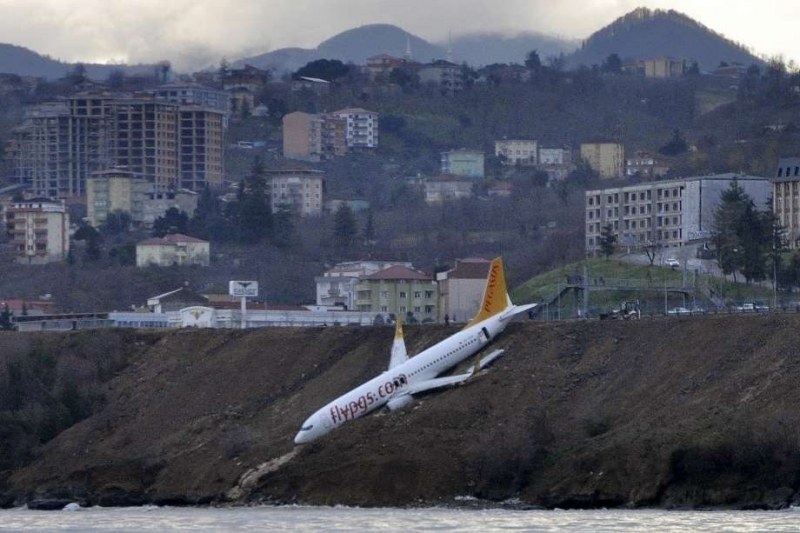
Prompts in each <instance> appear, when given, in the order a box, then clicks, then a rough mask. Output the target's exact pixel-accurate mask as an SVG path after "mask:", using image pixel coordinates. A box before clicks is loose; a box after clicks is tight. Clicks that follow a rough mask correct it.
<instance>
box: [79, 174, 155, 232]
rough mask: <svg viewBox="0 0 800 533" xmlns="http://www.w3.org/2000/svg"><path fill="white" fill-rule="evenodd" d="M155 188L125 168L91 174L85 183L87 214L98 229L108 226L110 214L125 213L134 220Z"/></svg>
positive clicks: (90, 221) (90, 222)
mask: <svg viewBox="0 0 800 533" xmlns="http://www.w3.org/2000/svg"><path fill="white" fill-rule="evenodd" d="M151 189H152V186H151V185H150V184H149V183H148V182H147V180H145V179H142V178H136V177H135V175H134V174H133V172H131V171H129V170H123V169H112V170H102V171H99V172H94V173H92V175H91V176H89V179H88V180H87V181H86V213H87V217H88V218H89V224H91V225H92V226H94V227H95V228H96V227H98V226H100V225H102V224H103V223H105V221H106V219H107V218H108V214H109V213H112V212H114V211H124V212H126V213H128V214H129V215H131V219H132V220H135V219H136V218H138V217H137V215H140V214H141V212H142V207H143V202H144V201H145V199H146V198H147V194H148V192H149V191H150V190H151Z"/></svg>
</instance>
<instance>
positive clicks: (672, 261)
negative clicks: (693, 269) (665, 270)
mask: <svg viewBox="0 0 800 533" xmlns="http://www.w3.org/2000/svg"><path fill="white" fill-rule="evenodd" d="M664 264H665V265H666V266H668V267H671V268H678V267H679V266H681V262H680V261H678V260H677V259H675V258H674V257H667V258H666V259H664Z"/></svg>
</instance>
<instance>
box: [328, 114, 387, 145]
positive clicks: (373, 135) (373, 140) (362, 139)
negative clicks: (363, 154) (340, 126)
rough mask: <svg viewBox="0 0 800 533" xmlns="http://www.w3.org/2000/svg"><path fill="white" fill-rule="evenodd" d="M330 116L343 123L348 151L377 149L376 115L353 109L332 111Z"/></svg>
mask: <svg viewBox="0 0 800 533" xmlns="http://www.w3.org/2000/svg"><path fill="white" fill-rule="evenodd" d="M330 115H332V116H334V117H338V118H340V119H342V120H344V121H345V140H346V142H347V148H348V149H358V148H377V147H378V138H379V137H378V113H376V112H374V111H367V110H366V109H362V108H360V107H353V108H347V109H340V110H338V111H334V112H333V113H330Z"/></svg>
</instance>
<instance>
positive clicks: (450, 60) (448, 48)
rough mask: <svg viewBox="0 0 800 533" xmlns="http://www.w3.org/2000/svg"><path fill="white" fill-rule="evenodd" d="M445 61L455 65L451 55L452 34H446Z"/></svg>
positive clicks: (449, 32)
mask: <svg viewBox="0 0 800 533" xmlns="http://www.w3.org/2000/svg"><path fill="white" fill-rule="evenodd" d="M447 60H448V61H449V62H451V63H455V59H454V55H453V32H451V31H448V32H447Z"/></svg>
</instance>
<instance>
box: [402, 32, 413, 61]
mask: <svg viewBox="0 0 800 533" xmlns="http://www.w3.org/2000/svg"><path fill="white" fill-rule="evenodd" d="M403 58H404V59H405V60H406V61H411V59H412V55H411V37H410V36H408V35H406V53H405V54H403Z"/></svg>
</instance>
